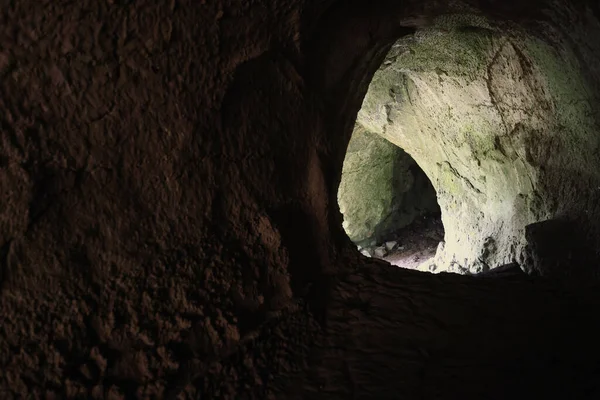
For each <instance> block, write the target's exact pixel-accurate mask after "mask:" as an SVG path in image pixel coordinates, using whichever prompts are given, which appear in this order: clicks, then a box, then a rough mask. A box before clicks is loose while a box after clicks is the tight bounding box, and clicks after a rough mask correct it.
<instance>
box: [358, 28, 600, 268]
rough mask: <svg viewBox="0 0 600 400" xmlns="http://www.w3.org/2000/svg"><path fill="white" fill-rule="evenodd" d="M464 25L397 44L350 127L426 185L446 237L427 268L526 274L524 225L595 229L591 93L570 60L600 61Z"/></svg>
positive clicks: (521, 35)
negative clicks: (403, 160) (522, 268)
mask: <svg viewBox="0 0 600 400" xmlns="http://www.w3.org/2000/svg"><path fill="white" fill-rule="evenodd" d="M464 23H465V21H464V20H463V19H456V18H441V19H440V20H438V22H437V23H436V24H434V25H433V26H432V27H430V28H428V29H423V30H420V31H418V32H417V33H416V34H415V35H414V36H411V37H407V38H402V39H401V40H399V41H398V42H396V44H395V45H394V46H393V48H392V51H391V52H390V53H389V54H388V56H387V58H386V61H385V62H384V64H383V67H382V68H381V69H380V70H379V71H377V73H376V74H375V77H374V79H373V81H372V82H371V84H370V87H369V91H368V92H367V95H366V97H365V100H364V102H363V106H362V108H361V110H360V112H359V114H358V122H359V124H360V125H361V126H363V127H364V128H365V129H368V130H369V131H371V132H375V133H377V134H379V135H381V136H382V137H384V138H386V139H388V140H390V141H391V142H393V143H396V144H397V145H399V146H400V147H402V148H403V149H405V150H406V151H407V152H408V153H409V154H410V155H411V156H412V157H413V158H414V159H415V160H416V161H417V162H418V163H419V165H420V166H421V167H422V168H423V170H424V171H425V172H426V174H427V175H428V176H429V178H430V179H431V181H432V183H433V185H434V187H435V189H436V191H437V194H438V202H439V204H440V206H441V209H442V220H443V223H444V228H445V246H444V248H443V251H442V252H439V253H438V254H437V256H436V264H438V266H441V267H442V268H441V270H448V269H452V268H454V269H456V268H459V269H461V270H466V271H471V272H481V271H482V270H485V269H489V268H493V267H495V266H499V265H503V264H508V263H511V262H515V261H516V262H519V263H521V264H524V265H525V264H527V262H528V261H527V257H526V256H525V247H526V244H527V241H526V238H525V227H526V226H527V225H528V224H530V223H534V222H537V221H541V220H545V219H548V218H553V217H555V216H557V215H559V214H560V215H562V214H569V215H572V216H578V217H579V218H582V217H585V216H591V215H593V216H594V217H592V218H588V221H589V222H590V223H591V225H592V228H593V229H597V227H598V224H597V222H595V221H596V220H597V218H598V215H597V213H598V206H597V204H598V199H599V197H598V193H599V191H598V190H597V188H598V187H600V158H599V157H598V154H600V152H599V149H600V136H598V135H595V134H590V132H597V131H598V118H597V115H598V113H599V111H600V102H598V101H597V99H598V98H599V95H600V92H599V91H598V90H597V85H596V84H595V83H593V82H591V81H590V80H589V79H587V78H586V76H585V74H584V73H583V72H582V69H581V66H582V64H581V63H582V62H584V61H583V60H582V59H580V58H578V57H581V54H582V52H583V54H584V57H596V56H597V55H598V53H596V54H595V55H593V54H591V53H590V51H592V50H591V49H578V48H575V47H573V45H572V42H569V40H570V39H567V38H566V37H564V36H556V37H554V36H553V37H554V40H556V41H557V43H555V44H554V46H552V45H551V44H549V43H546V42H544V41H542V40H541V39H539V37H538V36H533V35H531V34H527V33H525V32H524V31H522V30H513V31H509V32H501V31H498V30H497V29H494V28H493V27H490V26H489V25H488V24H486V23H485V21H482V20H481V19H479V18H475V17H473V19H472V20H471V21H470V26H471V28H469V29H465V28H463V26H464ZM595 29H598V28H597V27H595ZM555 33H556V32H555ZM548 34H550V33H548ZM598 62H599V61H598V60H596V61H594V63H595V64H597V63H598ZM576 176H577V177H578V178H577V179H576V180H575V177H576ZM583 204H586V205H585V206H583V207H581V206H582V205H583ZM527 267H529V268H530V269H531V268H533V266H532V265H528V266H527Z"/></svg>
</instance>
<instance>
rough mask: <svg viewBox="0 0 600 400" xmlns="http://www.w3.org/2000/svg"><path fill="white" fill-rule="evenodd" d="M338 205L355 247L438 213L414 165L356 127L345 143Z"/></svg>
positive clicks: (398, 150) (379, 240)
mask: <svg viewBox="0 0 600 400" xmlns="http://www.w3.org/2000/svg"><path fill="white" fill-rule="evenodd" d="M338 203H339V205H340V211H341V212H342V214H344V223H343V227H344V230H345V231H346V233H347V234H348V237H350V239H352V241H353V242H355V243H356V244H359V245H360V244H363V243H367V242H370V243H373V244H374V243H382V241H383V240H385V238H386V237H388V236H389V235H390V234H391V233H392V232H394V231H395V230H398V229H400V228H403V227H405V226H407V225H408V224H410V223H411V222H412V221H413V220H414V219H415V218H416V217H418V216H420V215H423V214H426V213H430V212H436V211H438V212H439V206H438V204H437V200H436V194H435V190H434V189H433V186H431V182H429V179H428V178H427V176H426V175H425V174H424V173H423V171H422V170H421V169H420V168H419V166H418V165H417V164H416V163H415V161H414V160H413V159H412V158H411V157H410V156H409V155H408V154H406V152H404V151H403V150H402V149H401V148H399V147H398V146H396V145H394V144H392V143H390V142H388V141H387V140H385V139H382V138H381V137H379V136H378V135H375V134H373V133H369V132H367V131H365V130H364V129H361V128H360V127H358V128H357V129H355V130H354V132H353V133H352V138H351V139H350V143H349V144H348V150H347V153H346V158H345V159H344V166H343V169H342V181H341V182H340V187H339V191H338Z"/></svg>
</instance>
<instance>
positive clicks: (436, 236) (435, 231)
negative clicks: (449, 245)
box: [382, 214, 444, 269]
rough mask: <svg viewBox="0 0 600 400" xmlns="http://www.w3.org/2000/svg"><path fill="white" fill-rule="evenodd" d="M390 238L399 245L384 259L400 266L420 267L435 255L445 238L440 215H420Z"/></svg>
mask: <svg viewBox="0 0 600 400" xmlns="http://www.w3.org/2000/svg"><path fill="white" fill-rule="evenodd" d="M390 240H393V241H395V242H397V243H398V246H397V247H396V248H395V249H394V250H392V251H391V252H390V253H388V254H386V255H385V256H384V257H383V258H382V259H383V260H385V261H387V262H389V263H390V264H392V265H395V266H398V267H402V268H409V269H418V267H419V266H420V265H421V264H423V263H425V262H426V261H427V260H430V259H432V258H433V257H434V256H435V252H436V249H437V246H438V244H439V243H440V242H441V241H443V240H444V226H443V225H442V220H441V218H440V215H439V214H433V215H427V216H423V217H420V218H418V219H417V220H416V221H414V222H413V223H412V224H410V225H409V226H407V227H405V228H403V229H401V230H399V231H397V232H396V233H395V234H394V235H393V236H392V237H391V238H390Z"/></svg>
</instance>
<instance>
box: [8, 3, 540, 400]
mask: <svg viewBox="0 0 600 400" xmlns="http://www.w3.org/2000/svg"><path fill="white" fill-rule="evenodd" d="M509 3H511V2H508V3H507V2H504V3H502V4H501V3H500V2H485V3H481V6H482V8H485V9H489V10H491V9H493V8H494V7H496V5H500V4H501V7H502V8H501V9H500V11H497V13H499V15H503V16H516V17H519V18H526V17H527V16H531V15H537V13H532V12H527V11H531V10H535V8H534V6H535V5H537V3H536V4H530V3H528V4H527V5H526V6H525V5H524V4H522V3H523V2H515V4H512V3H511V4H509ZM367 4H368V6H367ZM415 4H416V3H415ZM428 4H429V6H431V7H434V6H436V4H434V3H433V2H432V3H428ZM513 6H514V8H511V7H513ZM399 7H400V6H399V5H397V4H394V5H392V6H390V7H388V5H386V4H385V3H384V2H382V3H376V4H372V3H371V2H360V1H355V2H352V3H350V4H346V3H344V4H336V5H333V3H332V2H328V3H316V2H314V3H312V2H300V1H288V2H285V4H284V3H276V2H254V3H252V4H250V3H245V2H241V1H230V2H206V3H198V2H191V1H171V2H167V3H164V4H155V3H154V2H150V1H147V2H144V1H137V2H125V1H106V2H94V1H84V2H78V3H70V2H66V1H58V2H50V1H47V2H37V1H26V0H21V1H15V2H10V3H9V2H7V1H4V2H3V3H1V4H0V21H1V24H0V27H1V28H0V43H1V47H0V77H1V78H0V118H1V119H0V127H1V129H0V143H1V145H0V193H1V196H2V197H1V198H0V199H1V206H0V257H1V258H0V262H1V264H0V265H1V282H0V284H1V294H0V296H1V300H0V370H1V371H2V374H0V395H1V396H2V397H3V398H18V397H21V396H28V395H29V396H42V395H48V396H52V395H53V394H54V395H56V396H57V397H63V398H72V397H77V396H80V397H85V398H105V397H106V398H111V397H112V398H119V397H120V396H121V397H126V398H135V397H138V398H148V397H150V398H151V397H153V396H158V397H163V396H166V395H175V394H177V393H180V392H186V393H187V394H188V396H190V397H194V396H199V395H205V396H209V397H213V398H240V397H239V394H240V393H243V397H242V398H266V397H269V396H273V394H274V393H278V392H280V391H282V390H284V388H285V387H286V384H285V382H287V380H286V379H287V378H288V377H290V376H292V375H294V376H295V375H296V374H297V373H298V372H299V371H301V370H302V368H303V367H305V366H306V365H307V364H306V363H307V362H308V361H307V360H308V354H309V349H310V344H311V343H312V341H313V339H314V338H315V337H316V336H317V334H316V332H318V331H320V330H321V329H322V327H323V326H324V325H319V324H318V322H319V323H321V324H324V321H325V319H326V318H327V310H328V307H330V306H329V305H330V304H337V303H335V302H332V300H331V299H330V298H331V296H333V294H331V293H333V292H331V291H330V288H331V286H332V285H333V284H334V283H332V282H333V280H332V278H330V277H331V276H332V275H333V274H334V273H337V272H340V271H349V270H350V269H351V268H350V266H352V267H354V266H356V265H359V262H358V254H357V253H356V252H355V251H354V250H353V249H352V248H351V243H350V241H349V240H348V239H347V237H346V236H345V235H344V234H343V231H342V228H341V215H340V214H339V211H338V210H337V205H336V202H335V193H336V190H337V185H338V183H339V179H340V174H341V165H342V160H343V156H344V150H345V145H346V143H347V141H348V139H349V135H350V133H351V126H352V124H353V123H354V121H353V119H354V117H355V115H356V112H357V111H358V107H359V106H360V100H361V99H362V96H363V95H364V93H365V92H366V89H367V85H368V80H369V77H370V76H371V75H372V73H374V71H375V69H376V68H377V67H378V62H379V61H381V60H382V59H383V56H384V55H385V52H386V50H387V46H388V45H389V44H390V43H391V41H392V40H393V39H395V38H396V37H398V36H399V35H401V34H403V33H408V32H411V31H412V29H411V28H410V27H404V28H402V27H398V26H397V19H396V17H395V15H408V16H411V17H413V16H418V15H420V13H421V12H424V11H427V10H424V9H423V8H422V7H421V6H420V5H414V6H413V5H412V3H407V4H406V5H402V7H405V8H406V9H399ZM522 7H528V9H527V10H522V9H521V8H522ZM529 7H531V8H529ZM506 13H509V14H506ZM407 23H408V22H407ZM349 93H354V94H353V95H349ZM444 279H446V278H444ZM448 279H454V278H448ZM464 286H465V287H466V288H467V289H465V290H468V287H469V284H468V283H465V284H464ZM478 293H479V292H478ZM449 296H450V297H452V296H454V297H458V295H457V294H456V293H455V294H451V295H449ZM478 296H485V294H475V295H474V296H473V299H474V301H476V299H477V298H478ZM342 297H343V296H342ZM307 306H308V307H310V310H311V313H308V312H307V311H306V308H305V307H307ZM426 306H427V305H426V304H425V305H423V307H426ZM431 326H432V327H435V324H432V325H431ZM432 329H433V330H435V329H436V328H432ZM282 382H283V383H282Z"/></svg>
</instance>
